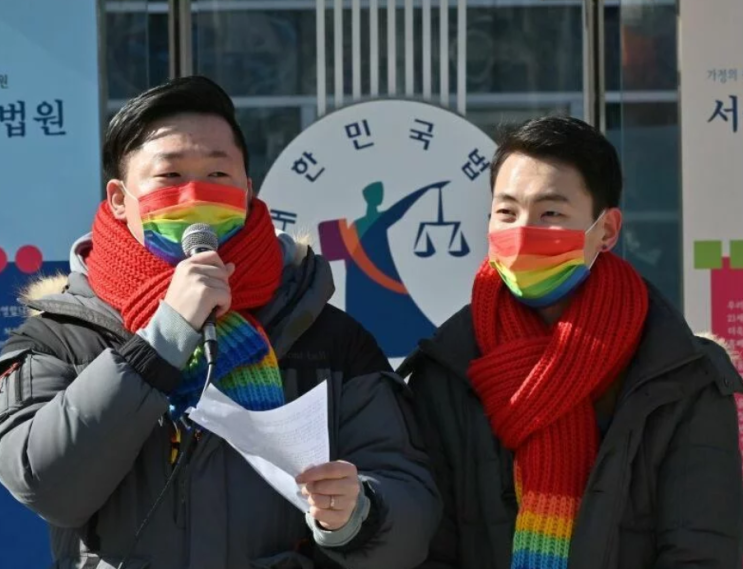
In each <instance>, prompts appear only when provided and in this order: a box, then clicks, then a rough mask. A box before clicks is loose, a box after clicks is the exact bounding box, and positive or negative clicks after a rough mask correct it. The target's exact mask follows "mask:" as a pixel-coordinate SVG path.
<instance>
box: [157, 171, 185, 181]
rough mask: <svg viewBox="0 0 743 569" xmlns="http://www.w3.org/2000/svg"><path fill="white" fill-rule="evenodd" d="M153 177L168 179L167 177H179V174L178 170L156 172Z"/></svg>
mask: <svg viewBox="0 0 743 569" xmlns="http://www.w3.org/2000/svg"><path fill="white" fill-rule="evenodd" d="M155 177H156V178H163V179H169V178H180V177H181V175H180V174H179V173H178V172H164V173H163V174H158V175H157V176H155Z"/></svg>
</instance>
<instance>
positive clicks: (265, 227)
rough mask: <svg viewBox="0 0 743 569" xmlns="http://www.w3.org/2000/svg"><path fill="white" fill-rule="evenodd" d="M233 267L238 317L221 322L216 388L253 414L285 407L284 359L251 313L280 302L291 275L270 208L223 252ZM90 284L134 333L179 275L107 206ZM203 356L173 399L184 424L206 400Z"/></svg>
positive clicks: (257, 208)
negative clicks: (200, 401)
mask: <svg viewBox="0 0 743 569" xmlns="http://www.w3.org/2000/svg"><path fill="white" fill-rule="evenodd" d="M219 254H220V256H221V257H222V259H223V260H224V262H225V263H234V264H235V272H234V273H233V275H232V277H231V278H230V286H231V288H232V306H231V309H232V310H231V311H230V312H229V313H227V314H226V315H225V316H223V317H222V318H220V319H219V320H218V321H217V339H218V342H219V358H218V359H217V367H216V369H215V373H214V377H213V380H214V384H215V385H216V386H217V388H219V389H220V390H222V391H223V392H224V393H225V394H226V395H228V396H229V397H230V398H232V399H233V400H234V401H236V402H237V403H239V404H240V405H242V406H243V407H245V408H247V409H253V410H261V409H271V408H274V407H278V406H280V405H282V404H283V403H284V396H283V390H282V384H281V375H280V374H279V368H278V364H277V361H276V355H275V354H274V352H273V349H272V348H271V344H270V342H269V340H268V338H267V336H266V333H265V332H264V331H263V329H262V328H261V326H260V324H259V323H258V321H257V320H255V319H254V318H253V317H252V316H251V313H252V311H253V310H255V309H257V308H259V307H261V306H264V305H265V304H266V303H268V302H269V301H270V300H271V299H272V298H273V296H274V293H275V292H276V290H277V288H278V287H279V284H280V283H281V274H282V270H283V256H282V253H281V246H280V245H279V242H278V240H277V239H276V234H275V231H274V228H273V223H272V221H271V215H270V213H269V212H268V208H267V207H266V204H265V203H263V202H262V201H260V200H258V199H254V200H252V202H251V205H250V214H249V215H248V219H247V221H246V224H245V227H243V228H242V229H240V230H239V231H238V232H237V233H235V234H234V235H233V236H232V238H231V239H229V241H227V242H226V243H224V244H223V245H222V246H221V247H220V248H219ZM87 262H88V279H89V281H90V284H91V286H92V287H93V290H94V291H95V293H96V294H97V295H98V296H99V297H100V298H101V299H103V300H104V301H106V302H108V303H109V304H110V305H111V306H113V307H114V308H116V309H117V310H119V311H120V312H121V315H122V317H123V319H124V325H125V327H126V329H127V330H129V331H130V332H136V331H137V330H140V329H141V328H143V327H145V326H146V325H147V324H148V322H149V321H150V319H151V318H152V316H153V315H154V314H155V311H156V310H157V308H158V306H159V305H160V302H161V301H162V300H163V298H164V297H165V294H166V292H167V290H168V287H169V286H170V281H171V279H172V278H173V273H174V268H173V267H172V266H170V265H169V264H168V263H166V262H165V261H163V260H162V259H160V258H158V257H157V256H155V255H153V254H152V253H150V252H148V251H147V250H146V249H145V248H143V247H142V246H141V245H140V244H139V243H137V241H136V240H135V239H134V238H133V237H132V236H131V234H130V233H129V230H128V229H127V227H126V225H124V224H123V223H121V222H120V221H118V220H116V219H115V218H114V216H113V214H112V212H111V210H110V208H109V207H108V205H107V204H106V203H103V204H102V205H101V207H100V208H99V210H98V214H97V215H96V220H95V223H94V225H93V250H92V251H91V253H90V255H89V257H88V259H87ZM206 371H207V370H206V361H205V358H204V356H203V353H202V351H201V349H198V350H196V352H195V353H194V354H193V356H192V357H191V360H190V362H189V364H188V366H187V368H186V370H185V371H184V378H183V381H182V382H181V383H180V385H179V386H178V388H177V389H176V391H175V392H174V393H171V396H170V407H171V413H172V414H173V415H174V416H176V417H178V416H180V415H181V414H182V413H183V411H185V410H186V409H187V408H188V407H189V406H191V405H194V404H195V403H196V401H198V397H199V395H200V394H201V390H202V388H203V386H204V382H205V380H206Z"/></svg>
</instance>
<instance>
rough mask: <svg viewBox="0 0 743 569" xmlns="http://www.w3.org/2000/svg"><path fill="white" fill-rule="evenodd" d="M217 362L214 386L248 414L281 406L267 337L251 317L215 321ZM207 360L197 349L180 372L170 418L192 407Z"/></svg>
mask: <svg viewBox="0 0 743 569" xmlns="http://www.w3.org/2000/svg"><path fill="white" fill-rule="evenodd" d="M217 341H218V343H219V358H217V364H216V367H215V369H214V375H213V378H212V380H213V383H214V385H215V386H216V387H217V388H218V389H219V390H220V391H221V392H222V393H224V394H225V395H227V396H228V397H229V398H230V399H232V400H233V401H234V402H235V403H238V404H239V405H242V406H243V407H244V408H245V409H249V410H250V411H266V410H268V409H275V408H276V407H281V406H282V405H283V404H284V390H283V383H282V381H281V373H280V371H279V362H278V360H277V359H276V354H275V353H274V350H273V348H272V347H271V343H270V341H269V340H268V336H266V333H265V332H264V331H263V329H262V328H261V326H260V325H259V324H258V322H257V321H255V320H254V319H253V318H252V317H251V316H249V315H247V318H245V317H243V316H241V315H240V314H238V313H237V312H230V313H228V314H226V315H225V316H224V317H223V318H220V319H219V320H218V321H217ZM206 372H207V367H206V358H205V357H204V354H203V350H202V349H201V348H198V349H197V350H196V352H194V355H193V356H192V357H191V360H190V362H189V364H188V366H187V367H186V369H185V370H184V372H183V381H181V383H180V385H179V386H178V387H177V388H176V390H175V391H174V392H173V393H171V394H170V397H169V400H170V414H171V416H172V417H173V418H175V419H177V418H178V417H180V416H181V415H182V414H183V413H184V412H185V411H186V409H188V408H189V407H191V406H195V405H196V403H197V402H198V400H199V396H200V395H201V391H202V390H203V388H204V383H205V380H206Z"/></svg>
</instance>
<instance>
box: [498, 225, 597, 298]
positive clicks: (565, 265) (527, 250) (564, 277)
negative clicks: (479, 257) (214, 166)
mask: <svg viewBox="0 0 743 569" xmlns="http://www.w3.org/2000/svg"><path fill="white" fill-rule="evenodd" d="M489 241H490V253H489V260H490V266H491V267H493V269H495V270H496V271H498V273H499V274H500V276H501V278H502V279H503V282H504V283H505V284H506V286H507V287H508V288H509V289H510V290H511V292H512V293H513V294H514V296H516V297H517V298H518V299H519V300H520V301H521V302H523V303H524V304H526V305H527V306H532V307H534V308H541V307H544V306H550V305H552V304H554V303H555V302H557V301H559V300H560V299H562V298H564V297H565V296H566V295H567V294H568V293H570V292H571V291H572V290H574V289H575V288H576V287H577V286H578V285H580V284H581V283H582V282H583V281H584V280H585V279H586V277H588V274H589V268H588V266H587V265H586V262H585V255H584V253H583V248H584V246H585V233H584V232H583V231H579V230H571V229H551V228H544V227H529V226H527V227H514V228H512V229H504V230H500V231H493V232H491V233H490V235H489Z"/></svg>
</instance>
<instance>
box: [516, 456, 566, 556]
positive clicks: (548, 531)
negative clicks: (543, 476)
mask: <svg viewBox="0 0 743 569" xmlns="http://www.w3.org/2000/svg"><path fill="white" fill-rule="evenodd" d="M514 471H515V482H516V498H517V500H518V503H519V514H518V516H517V518H516V532H515V534H514V538H513V552H512V557H511V569H567V566H568V558H569V555H570V538H571V537H572V535H573V525H574V523H575V519H576V517H577V515H578V509H579V507H580V499H579V498H577V497H575V496H561V495H558V494H548V493H539V492H527V493H526V495H524V494H523V479H522V476H521V470H520V469H519V467H518V463H517V464H516V467H515V469H514Z"/></svg>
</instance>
